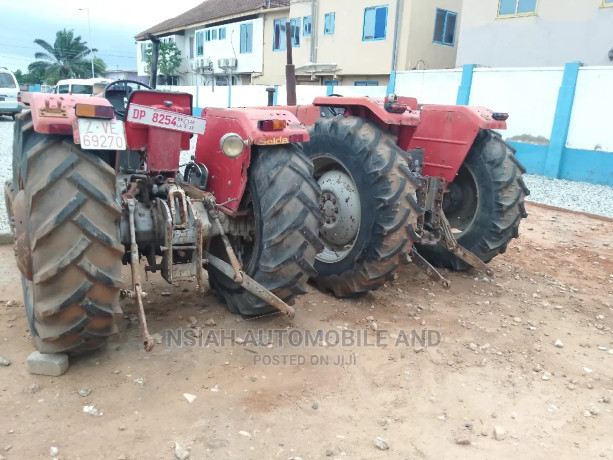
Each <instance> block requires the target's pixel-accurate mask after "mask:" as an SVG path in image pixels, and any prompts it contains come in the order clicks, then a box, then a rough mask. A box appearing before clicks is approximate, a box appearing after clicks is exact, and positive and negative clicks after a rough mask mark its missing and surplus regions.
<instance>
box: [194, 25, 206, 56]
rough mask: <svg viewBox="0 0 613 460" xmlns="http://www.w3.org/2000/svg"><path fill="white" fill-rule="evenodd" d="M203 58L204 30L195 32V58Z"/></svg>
mask: <svg viewBox="0 0 613 460" xmlns="http://www.w3.org/2000/svg"><path fill="white" fill-rule="evenodd" d="M201 56H204V30H200V31H198V32H196V57H201Z"/></svg>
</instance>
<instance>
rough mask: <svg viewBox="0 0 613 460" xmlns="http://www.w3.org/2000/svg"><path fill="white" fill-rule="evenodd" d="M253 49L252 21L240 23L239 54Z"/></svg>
mask: <svg viewBox="0 0 613 460" xmlns="http://www.w3.org/2000/svg"><path fill="white" fill-rule="evenodd" d="M252 51H253V23H252V22H248V23H246V24H241V54H251V52H252Z"/></svg>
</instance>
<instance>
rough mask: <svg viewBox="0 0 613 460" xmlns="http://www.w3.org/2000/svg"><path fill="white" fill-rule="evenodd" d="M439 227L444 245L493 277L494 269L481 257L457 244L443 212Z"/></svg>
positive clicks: (457, 255) (460, 257)
mask: <svg viewBox="0 0 613 460" xmlns="http://www.w3.org/2000/svg"><path fill="white" fill-rule="evenodd" d="M440 223H441V227H442V228H441V229H442V240H441V242H442V243H443V244H444V245H445V247H446V248H447V249H448V250H449V251H450V252H451V253H452V254H454V255H455V256H456V257H458V258H459V259H462V260H463V261H464V262H466V263H467V264H468V265H470V266H472V267H474V268H476V269H477V270H480V271H482V272H484V273H485V274H486V275H487V276H489V277H493V276H494V270H492V269H491V268H489V267H488V266H487V265H485V263H483V261H482V260H481V259H479V258H478V257H477V256H476V255H474V254H473V253H472V252H470V251H469V250H468V249H465V248H463V247H462V246H460V245H459V244H458V241H457V240H456V239H455V238H454V236H453V233H452V231H451V226H450V225H449V221H448V220H447V217H445V215H444V214H443V215H442V216H441V219H440Z"/></svg>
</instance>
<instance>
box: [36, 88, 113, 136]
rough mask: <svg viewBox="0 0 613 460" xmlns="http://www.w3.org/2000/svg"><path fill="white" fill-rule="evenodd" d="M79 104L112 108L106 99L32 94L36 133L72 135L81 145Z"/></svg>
mask: <svg viewBox="0 0 613 460" xmlns="http://www.w3.org/2000/svg"><path fill="white" fill-rule="evenodd" d="M77 104H89V105H102V106H106V107H110V106H111V104H110V103H109V101H107V100H106V99H102V98H97V97H83V96H69V95H67V94H48V93H31V95H30V108H31V110H32V123H33V124H34V131H36V132H37V133H45V134H72V135H73V137H74V141H75V143H77V144H79V143H80V140H79V123H78V121H77V116H76V115H75V111H74V107H75V105H77Z"/></svg>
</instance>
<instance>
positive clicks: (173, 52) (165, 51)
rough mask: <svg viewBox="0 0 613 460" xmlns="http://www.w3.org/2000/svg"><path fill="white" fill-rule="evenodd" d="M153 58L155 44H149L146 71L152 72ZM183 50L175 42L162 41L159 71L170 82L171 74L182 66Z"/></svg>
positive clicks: (146, 52)
mask: <svg viewBox="0 0 613 460" xmlns="http://www.w3.org/2000/svg"><path fill="white" fill-rule="evenodd" d="M152 59H153V46H152V45H149V46H147V49H146V50H145V72H147V73H148V74H151V61H152ZM181 61H182V58H181V50H180V49H179V48H177V45H176V44H175V43H164V42H162V43H160V54H159V56H158V72H159V74H160V75H163V76H164V80H165V81H166V83H167V84H168V82H169V80H170V78H169V77H171V76H173V75H174V74H175V73H176V71H177V69H178V68H179V67H180V66H181Z"/></svg>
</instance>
